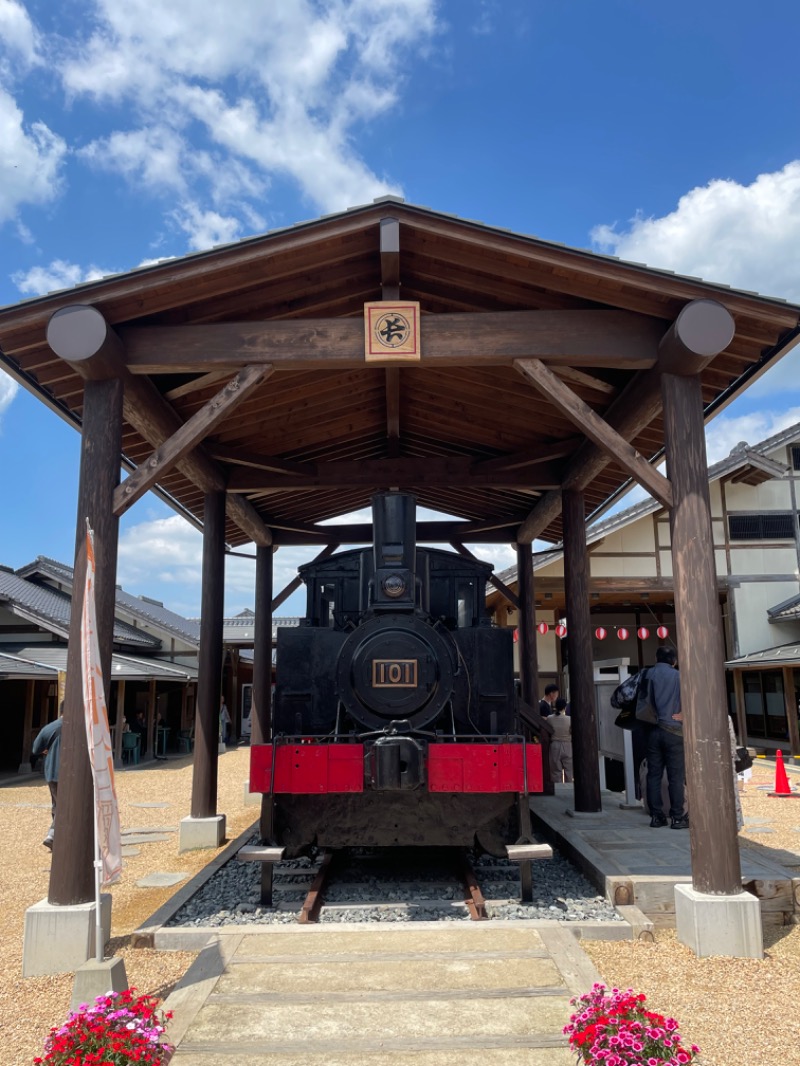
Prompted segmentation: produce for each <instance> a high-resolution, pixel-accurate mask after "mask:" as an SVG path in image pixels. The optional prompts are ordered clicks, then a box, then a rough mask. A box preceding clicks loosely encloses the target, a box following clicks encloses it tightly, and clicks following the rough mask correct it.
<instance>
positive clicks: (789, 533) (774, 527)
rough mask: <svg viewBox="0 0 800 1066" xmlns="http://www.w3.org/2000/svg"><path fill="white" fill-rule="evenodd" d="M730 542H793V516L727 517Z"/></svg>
mask: <svg viewBox="0 0 800 1066" xmlns="http://www.w3.org/2000/svg"><path fill="white" fill-rule="evenodd" d="M728 530H729V532H730V538H731V540H793V539H794V515H793V514H792V513H791V512H788V513H779V512H778V513H773V514H732V515H728Z"/></svg>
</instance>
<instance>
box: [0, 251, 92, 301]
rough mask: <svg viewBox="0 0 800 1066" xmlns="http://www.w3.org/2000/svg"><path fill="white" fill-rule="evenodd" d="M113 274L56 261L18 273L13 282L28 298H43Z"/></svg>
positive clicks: (13, 276) (61, 260) (13, 277)
mask: <svg viewBox="0 0 800 1066" xmlns="http://www.w3.org/2000/svg"><path fill="white" fill-rule="evenodd" d="M110 273H112V272H111V271H109V270H101V269H100V268H99V267H95V266H90V267H82V266H78V265H77V264H76V263H67V262H65V261H64V260H63V259H54V260H53V262H52V263H50V264H49V266H35V267H31V269H30V270H27V271H24V272H23V271H18V272H17V273H16V274H13V275H12V278H11V280H12V281H13V282H14V284H15V285H16V286H17V288H18V289H19V291H20V292H23V293H25V294H26V295H27V296H42V295H44V294H45V293H48V292H57V291H59V290H60V289H71V288H72V287H73V286H75V285H80V284H82V283H83V282H85V281H97V280H98V279H99V278H103V277H105V276H106V275H107V274H110Z"/></svg>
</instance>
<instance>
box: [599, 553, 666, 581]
mask: <svg viewBox="0 0 800 1066" xmlns="http://www.w3.org/2000/svg"><path fill="white" fill-rule="evenodd" d="M589 572H590V574H591V575H592V577H656V576H657V570H656V560H655V556H653V557H652V558H649V559H648V558H643V557H641V556H634V557H633V558H631V557H630V556H626V555H617V556H614V557H613V558H611V559H607V558H605V557H601V558H599V559H598V558H597V556H595V555H592V556H591V557H590V559H589Z"/></svg>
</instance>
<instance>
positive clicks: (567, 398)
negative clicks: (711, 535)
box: [514, 359, 672, 507]
mask: <svg viewBox="0 0 800 1066" xmlns="http://www.w3.org/2000/svg"><path fill="white" fill-rule="evenodd" d="M514 365H515V366H516V368H517V370H519V372H520V373H521V374H522V375H523V377H525V378H527V379H528V380H529V381H530V382H531V384H532V385H533V386H534V388H535V389H537V390H538V391H539V392H540V393H541V394H542V395H543V396H546V397H547V398H548V400H550V402H551V403H553V404H555V406H556V407H557V408H558V409H559V410H560V411H562V412H563V413H564V414H565V415H566V416H567V417H568V418H569V419H571V420H572V421H573V422H574V423H575V425H576V426H580V427H581V429H583V432H584V433H585V434H586V436H587V437H588V438H589V440H591V441H592V442H593V443H594V444H596V445H597V447H598V448H602V449H603V451H605V452H606V453H607V454H608V455H610V456H611V458H612V459H613V460H614V462H616V463H618V464H619V465H620V466H621V467H622V469H623V470H625V471H627V472H628V473H629V474H630V475H631V477H632V478H634V479H635V480H636V481H638V482H639V484H640V485H642V486H644V488H646V489H647V491H648V492H649V493H650V494H651V495H652V496H655V498H656V499H657V500H658V501H659V502H660V503H662V504H663V505H664V506H665V507H672V486H671V485H670V483H669V480H668V479H667V478H665V477H664V475H663V474H661V473H659V472H658V470H656V469H655V467H653V466H651V465H650V464H649V463H648V462H647V460H646V459H645V458H643V457H642V456H641V455H640V454H639V453H638V452H637V451H636V449H635V448H634V447H633V445H632V444H629V443H628V442H627V441H626V440H625V439H624V438H623V437H621V436H620V435H619V433H617V432H616V430H614V429H612V427H611V426H610V425H609V424H608V423H607V422H606V421H604V420H603V419H602V418H601V417H600V415H598V414H597V413H596V412H595V411H593V410H592V408H591V407H589V405H588V404H586V403H584V402H583V400H582V399H581V398H580V396H576V395H575V393H574V392H573V391H572V389H570V388H569V386H568V385H565V384H564V382H563V381H562V380H561V379H560V378H559V377H558V376H557V375H556V374H554V373H553V372H552V370H548V368H547V367H546V366H545V365H544V363H543V362H541V360H539V359H520V360H518V361H517V362H516V363H515V364H514Z"/></svg>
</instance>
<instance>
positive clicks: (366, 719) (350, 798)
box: [250, 492, 542, 857]
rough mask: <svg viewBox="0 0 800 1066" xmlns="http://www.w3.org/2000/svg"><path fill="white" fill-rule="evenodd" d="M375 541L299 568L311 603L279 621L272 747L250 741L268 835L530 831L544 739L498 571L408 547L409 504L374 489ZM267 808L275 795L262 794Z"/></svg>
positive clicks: (291, 845)
mask: <svg viewBox="0 0 800 1066" xmlns="http://www.w3.org/2000/svg"><path fill="white" fill-rule="evenodd" d="M372 510H373V534H374V544H373V547H372V548H371V549H369V548H368V549H355V550H352V551H346V552H342V553H340V554H336V555H333V556H331V557H330V558H328V559H325V560H323V561H319V562H313V563H309V564H308V565H306V566H303V567H301V568H300V575H301V577H302V579H303V581H304V582H305V584H306V586H307V592H308V606H307V612H306V617H305V619H303V621H302V623H301V625H300V626H299V627H297V628H294V627H281V628H279V629H278V640H277V658H276V685H275V694H274V701H273V708H272V740H271V742H270V743H266V744H262V745H255V746H253V748H252V749H251V770H250V788H251V791H253V792H262V793H264V794H265V797H266V798H267V801H268V802H267V803H266V804H265V810H266V812H267V813H266V817H265V818H264V817H262V831H263V832H264V835H265V836H266V837H271V838H272V843H274V844H277V845H279V846H281V847H283V848H285V854H286V856H287V857H291V856H297V855H301V854H306V853H308V852H309V850H310V849H312V848H313V847H319V848H326V849H337V848H345V847H356V846H367V847H391V846H457V847H473V846H477V847H478V848H479V849H480V850H484V851H487V852H489V853H491V854H495V855H504V854H505V845H506V844H509V843H514V842H515V841H516V840H518V839H520V838H521V837H523V836H526V835H527V833H528V832H529V828H528V824H527V820H528V809H527V797H528V793H530V792H540V791H541V790H542V760H541V748H540V747H539V745H537V744H533V743H529V742H527V741H526V740H525V739H524V737H523V735H522V729H521V723H520V721H519V718H518V710H517V697H516V692H515V682H514V666H513V644H512V631H511V630H510V629H503V628H498V627H495V626H493V625H492V624H491V620H490V618H489V617H488V615H487V613H486V607H485V591H484V590H485V586H486V581H487V578H488V576H489V574H490V572H491V569H492V567H491V566H490V565H488V564H486V563H482V562H479V561H477V560H473V559H469V558H465V557H463V556H461V555H456V554H455V553H453V552H448V551H442V550H439V549H434V548H420V547H417V545H416V499H415V497H414V496H412V495H410V494H407V493H398V492H387V493H379V494H377V495H376V496H375V497H373V501H372ZM270 801H271V802H270Z"/></svg>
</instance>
